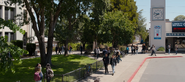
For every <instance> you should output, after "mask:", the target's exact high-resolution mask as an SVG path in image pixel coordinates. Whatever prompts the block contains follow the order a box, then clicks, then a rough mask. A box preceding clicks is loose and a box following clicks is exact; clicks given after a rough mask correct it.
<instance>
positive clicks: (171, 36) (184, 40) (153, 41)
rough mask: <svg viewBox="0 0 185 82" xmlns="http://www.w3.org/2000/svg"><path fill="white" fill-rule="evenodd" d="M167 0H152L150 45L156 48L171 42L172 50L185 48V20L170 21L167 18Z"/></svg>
mask: <svg viewBox="0 0 185 82" xmlns="http://www.w3.org/2000/svg"><path fill="white" fill-rule="evenodd" d="M165 2H166V1H165V0H151V9H150V10H151V18H150V19H151V27H150V29H149V45H150V46H152V45H154V46H155V47H156V49H158V48H159V47H164V48H165V50H167V46H168V45H169V44H171V50H175V46H176V45H177V46H178V50H185V21H169V20H168V19H166V18H165V15H166V12H165V10H166V6H165V4H166V3H165Z"/></svg>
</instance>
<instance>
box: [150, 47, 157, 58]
mask: <svg viewBox="0 0 185 82" xmlns="http://www.w3.org/2000/svg"><path fill="white" fill-rule="evenodd" d="M155 51H156V50H155V46H154V45H152V53H151V56H152V55H153V54H155V56H156V53H155Z"/></svg>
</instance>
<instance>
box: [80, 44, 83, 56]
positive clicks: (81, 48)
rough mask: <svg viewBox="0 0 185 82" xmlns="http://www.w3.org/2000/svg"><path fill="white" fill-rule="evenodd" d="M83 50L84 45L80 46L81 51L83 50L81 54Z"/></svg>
mask: <svg viewBox="0 0 185 82" xmlns="http://www.w3.org/2000/svg"><path fill="white" fill-rule="evenodd" d="M82 50H83V47H82V45H81V46H80V51H81V54H82Z"/></svg>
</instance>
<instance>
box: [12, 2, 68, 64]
mask: <svg viewBox="0 0 185 82" xmlns="http://www.w3.org/2000/svg"><path fill="white" fill-rule="evenodd" d="M9 1H10V4H18V5H19V6H21V7H25V8H26V9H27V12H28V14H29V17H30V20H31V22H32V29H33V30H34V32H35V35H36V37H37V39H38V42H39V49H40V55H41V56H40V57H41V64H42V65H44V66H45V65H46V63H50V64H51V55H52V47H53V45H52V44H53V32H54V28H55V26H56V23H57V21H58V19H59V18H58V17H59V15H60V13H61V11H62V10H63V9H64V10H65V9H66V8H67V7H66V2H68V1H69V0H49V1H48V0H9ZM56 1H57V2H58V3H56ZM46 25H48V29H49V30H48V41H47V54H46V53H45V44H44V32H45V28H46Z"/></svg>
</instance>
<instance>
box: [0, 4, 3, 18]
mask: <svg viewBox="0 0 185 82" xmlns="http://www.w3.org/2000/svg"><path fill="white" fill-rule="evenodd" d="M2 15H3V14H2V6H0V18H3V16H2Z"/></svg>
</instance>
